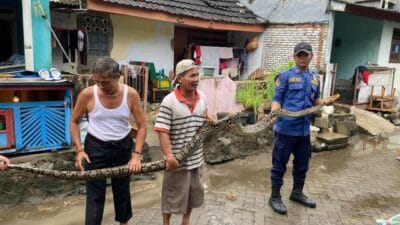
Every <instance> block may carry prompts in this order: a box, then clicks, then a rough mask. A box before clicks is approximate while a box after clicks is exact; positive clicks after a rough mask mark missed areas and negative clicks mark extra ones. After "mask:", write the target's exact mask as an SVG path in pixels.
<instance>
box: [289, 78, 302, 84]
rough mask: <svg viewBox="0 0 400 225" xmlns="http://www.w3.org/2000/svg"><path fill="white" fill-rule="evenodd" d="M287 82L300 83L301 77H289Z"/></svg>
mask: <svg viewBox="0 0 400 225" xmlns="http://www.w3.org/2000/svg"><path fill="white" fill-rule="evenodd" d="M289 82H291V83H298V82H301V77H289Z"/></svg>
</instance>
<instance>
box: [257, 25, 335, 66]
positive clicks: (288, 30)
mask: <svg viewBox="0 0 400 225" xmlns="http://www.w3.org/2000/svg"><path fill="white" fill-rule="evenodd" d="M327 31H328V25H325V24H305V25H301V24H297V25H270V26H268V27H267V29H266V31H265V32H264V46H263V56H262V66H263V68H265V69H267V70H270V69H274V68H277V67H279V66H281V65H284V64H286V63H287V62H289V61H291V60H293V48H294V46H295V45H296V43H298V42H300V41H307V42H309V43H310V44H311V45H312V47H313V51H314V57H313V60H312V61H311V64H310V66H311V67H315V68H317V69H323V68H325V65H324V57H325V47H326V35H327Z"/></svg>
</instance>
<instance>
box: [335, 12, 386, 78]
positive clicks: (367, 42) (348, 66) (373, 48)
mask: <svg viewBox="0 0 400 225" xmlns="http://www.w3.org/2000/svg"><path fill="white" fill-rule="evenodd" d="M382 29H383V21H381V20H375V19H369V18H365V17H359V16H353V15H349V14H344V13H336V15H335V27H334V34H333V43H332V52H331V61H330V62H331V63H337V64H338V71H337V79H350V78H351V77H352V76H353V74H354V69H355V68H356V67H357V66H359V65H365V64H366V63H367V62H370V63H378V54H379V47H380V42H381V33H382Z"/></svg>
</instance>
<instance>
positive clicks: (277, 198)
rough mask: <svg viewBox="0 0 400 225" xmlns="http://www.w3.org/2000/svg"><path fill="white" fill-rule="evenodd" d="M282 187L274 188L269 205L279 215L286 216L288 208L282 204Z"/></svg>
mask: <svg viewBox="0 0 400 225" xmlns="http://www.w3.org/2000/svg"><path fill="white" fill-rule="evenodd" d="M280 191H281V187H272V193H271V197H270V198H269V205H270V206H271V207H272V209H273V210H274V211H275V212H277V213H279V214H286V212H287V209H286V206H285V205H284V204H283V202H282V198H281V193H280Z"/></svg>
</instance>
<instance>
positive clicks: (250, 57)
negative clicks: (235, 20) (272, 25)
mask: <svg viewBox="0 0 400 225" xmlns="http://www.w3.org/2000/svg"><path fill="white" fill-rule="evenodd" d="M264 33H265V32H264ZM264 33H251V32H236V31H233V32H231V33H230V35H229V36H230V37H229V40H228V42H232V43H234V46H236V47H244V44H245V43H246V40H247V39H250V38H252V37H254V36H256V37H257V39H258V48H257V49H256V50H254V51H251V52H249V51H248V52H247V69H246V71H244V77H242V78H241V79H244V78H245V77H247V76H248V75H250V74H251V73H252V72H254V71H255V70H257V69H258V68H261V62H262V54H263V43H264Z"/></svg>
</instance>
